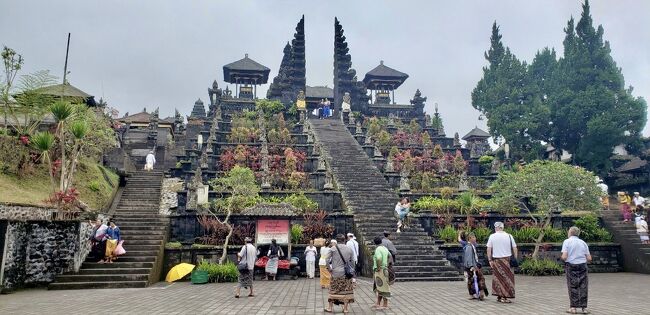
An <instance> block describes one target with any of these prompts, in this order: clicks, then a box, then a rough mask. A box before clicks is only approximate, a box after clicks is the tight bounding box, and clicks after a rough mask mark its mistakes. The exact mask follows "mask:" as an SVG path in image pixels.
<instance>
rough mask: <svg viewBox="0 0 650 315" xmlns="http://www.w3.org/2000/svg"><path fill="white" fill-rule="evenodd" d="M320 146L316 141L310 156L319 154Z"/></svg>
mask: <svg viewBox="0 0 650 315" xmlns="http://www.w3.org/2000/svg"><path fill="white" fill-rule="evenodd" d="M321 150H322V148H321V146H320V143H316V146H314V149H313V150H312V152H311V155H312V156H320V155H321Z"/></svg>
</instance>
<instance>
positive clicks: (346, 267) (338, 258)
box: [235, 200, 591, 314]
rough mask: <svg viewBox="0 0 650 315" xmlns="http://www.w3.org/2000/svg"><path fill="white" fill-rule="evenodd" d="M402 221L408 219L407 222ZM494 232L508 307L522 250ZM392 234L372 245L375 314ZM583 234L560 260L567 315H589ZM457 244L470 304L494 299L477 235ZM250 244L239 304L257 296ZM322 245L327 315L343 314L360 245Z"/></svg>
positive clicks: (497, 287) (350, 241)
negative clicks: (338, 308) (339, 307)
mask: <svg viewBox="0 0 650 315" xmlns="http://www.w3.org/2000/svg"><path fill="white" fill-rule="evenodd" d="M406 202H408V200H406ZM402 219H403V218H402ZM494 230H495V232H494V233H493V234H491V235H490V236H489V238H488V241H487V259H488V262H489V265H490V268H491V271H492V275H493V277H492V288H491V289H492V295H494V296H496V297H497V302H499V303H503V304H509V303H512V299H514V298H515V274H514V270H513V268H514V267H516V266H517V265H518V263H517V256H518V251H517V244H516V242H515V240H514V238H513V237H512V235H510V234H508V233H507V232H505V231H504V224H503V222H496V223H495V224H494ZM390 234H391V233H390V231H385V232H384V235H383V236H377V237H375V238H374V239H373V242H374V244H375V246H376V247H375V252H374V254H373V256H372V264H373V267H372V270H373V280H374V281H373V291H374V292H375V294H376V301H375V302H374V304H373V306H372V308H373V309H374V310H385V309H389V299H390V298H391V286H392V285H393V284H394V282H395V272H394V270H393V266H394V264H395V259H396V256H397V249H396V248H395V245H393V243H392V242H391V240H390V239H389V237H390ZM579 236H580V229H579V228H577V227H575V226H573V227H571V228H569V230H568V232H567V239H566V240H565V241H564V242H563V244H562V256H561V259H562V260H563V261H564V262H565V272H566V279H567V288H568V296H569V301H570V308H569V309H568V310H567V313H571V314H578V313H580V314H589V313H590V312H589V311H588V310H587V296H588V295H587V292H588V272H587V270H588V268H587V263H588V262H590V261H591V254H590V253H589V247H588V246H587V243H585V242H584V241H583V240H581V239H580V238H579ZM458 240H459V242H460V243H461V246H463V267H464V269H465V270H464V271H465V277H466V280H467V289H468V292H469V295H470V299H476V300H481V301H483V300H485V298H486V297H487V296H488V295H489V290H488V287H487V285H486V281H485V277H484V276H483V271H482V268H483V267H482V266H481V264H480V263H479V259H478V252H477V245H478V244H477V242H476V236H475V235H474V234H472V233H469V234H465V233H464V232H460V233H459V234H458ZM252 241H253V240H252V239H251V238H246V245H244V246H243V247H242V248H241V250H240V252H239V253H238V254H237V256H238V260H239V262H238V270H239V283H238V285H237V288H236V289H235V297H236V298H239V296H240V290H241V288H248V289H249V294H248V296H249V297H253V296H255V295H254V293H253V275H254V267H255V261H256V258H257V255H258V254H259V251H258V250H257V249H256V248H255V246H254V245H253V244H252ZM317 241H318V242H317V243H318V244H317V245H320V253H319V254H320V255H319V256H320V257H319V259H318V265H319V270H320V286H321V288H322V289H328V306H327V308H325V309H324V312H327V313H332V312H333V311H334V309H333V307H334V305H342V307H343V312H344V313H347V312H348V311H349V305H350V304H351V303H354V302H355V297H354V290H355V287H356V286H357V283H356V279H355V278H356V275H357V273H358V270H359V267H360V263H359V243H358V242H357V241H356V237H355V236H354V235H353V234H352V233H348V234H347V237H346V236H345V235H343V234H339V235H337V237H336V239H332V240H329V241H326V240H322V239H318V240H317ZM314 244H315V242H314V241H313V240H312V241H311V242H310V244H309V246H308V247H307V248H306V249H305V252H304V254H305V260H306V271H307V277H308V278H309V279H314V278H315V264H316V258H317V256H318V255H317V253H318V250H317V247H316V246H314ZM281 251H282V249H281V248H280V247H279V246H278V245H277V244H276V243H275V240H274V241H273V243H272V244H271V247H270V249H269V251H268V253H267V255H268V256H269V257H271V259H277V258H278V256H282V253H281ZM265 272H266V274H267V279H270V278H271V277H273V279H275V275H276V273H277V264H275V265H274V264H271V267H269V266H268V264H267V268H266V270H265Z"/></svg>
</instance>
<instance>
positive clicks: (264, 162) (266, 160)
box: [262, 152, 269, 171]
mask: <svg viewBox="0 0 650 315" xmlns="http://www.w3.org/2000/svg"><path fill="white" fill-rule="evenodd" d="M262 170H263V171H268V170H269V155H268V152H267V153H266V154H262Z"/></svg>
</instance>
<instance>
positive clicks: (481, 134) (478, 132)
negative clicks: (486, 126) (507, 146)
mask: <svg viewBox="0 0 650 315" xmlns="http://www.w3.org/2000/svg"><path fill="white" fill-rule="evenodd" d="M489 137H491V136H490V134H489V133H487V132H485V131H484V130H483V129H480V128H479V127H476V128H474V129H472V130H471V131H470V132H468V133H467V134H466V135H465V136H464V137H463V140H470V139H472V138H484V139H487V138H489Z"/></svg>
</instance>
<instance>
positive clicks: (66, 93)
mask: <svg viewBox="0 0 650 315" xmlns="http://www.w3.org/2000/svg"><path fill="white" fill-rule="evenodd" d="M35 92H36V93H39V94H43V95H52V96H55V97H60V96H63V97H71V98H80V99H83V100H84V101H85V102H86V104H87V105H88V106H95V105H96V103H95V97H94V96H92V95H90V94H88V93H86V92H84V91H82V90H80V89H78V88H77V87H75V86H73V85H72V84H70V83H69V82H66V83H65V84H55V85H50V86H45V87H42V88H39V89H37V90H35Z"/></svg>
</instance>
